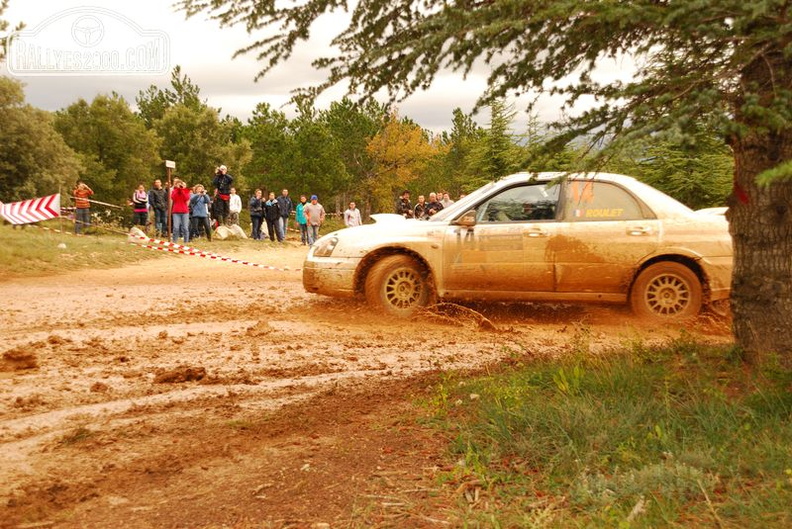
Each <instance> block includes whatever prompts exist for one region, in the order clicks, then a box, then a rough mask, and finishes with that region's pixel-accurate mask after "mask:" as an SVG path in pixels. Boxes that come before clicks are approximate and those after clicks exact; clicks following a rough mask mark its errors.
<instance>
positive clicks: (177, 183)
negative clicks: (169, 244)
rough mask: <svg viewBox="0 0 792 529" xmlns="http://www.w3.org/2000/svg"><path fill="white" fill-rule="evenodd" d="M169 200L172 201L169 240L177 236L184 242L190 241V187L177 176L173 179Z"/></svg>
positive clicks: (176, 239) (175, 238) (175, 240)
mask: <svg viewBox="0 0 792 529" xmlns="http://www.w3.org/2000/svg"><path fill="white" fill-rule="evenodd" d="M171 201H172V202H173V206H172V212H173V233H171V240H172V241H173V242H178V241H179V236H181V237H182V238H183V239H184V244H188V243H189V242H190V189H189V188H188V187H187V184H186V183H185V182H184V180H179V179H178V178H177V179H175V180H174V181H173V189H172V190H171Z"/></svg>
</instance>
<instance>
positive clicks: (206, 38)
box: [2, 0, 625, 132]
mask: <svg viewBox="0 0 792 529" xmlns="http://www.w3.org/2000/svg"><path fill="white" fill-rule="evenodd" d="M89 2H90V3H86V2H80V1H75V0H11V3H10V6H9V9H8V10H7V11H6V13H5V14H4V18H5V19H6V20H8V21H9V22H11V25H12V27H14V26H16V24H17V23H18V22H20V21H21V22H24V23H25V25H26V28H25V30H24V32H23V33H22V35H21V36H20V38H19V39H18V40H17V44H15V46H16V47H15V48H12V49H10V50H9V56H8V57H7V61H6V64H5V65H4V66H3V67H2V69H3V73H5V74H8V73H10V74H11V75H12V76H14V77H16V78H18V79H20V80H21V81H23V82H24V83H26V88H25V92H26V96H27V101H28V102H29V103H30V104H32V105H34V106H37V107H39V108H43V109H46V110H57V109H60V108H64V107H66V106H68V105H69V104H71V103H73V102H75V101H76V100H77V99H78V98H80V97H82V98H84V99H86V100H88V101H90V100H92V99H93V97H94V96H95V95H97V94H101V93H110V92H113V91H115V92H118V93H119V94H121V95H122V96H124V97H125V98H126V99H127V101H129V103H130V104H131V105H133V106H134V104H135V97H136V96H137V94H138V92H139V91H140V90H143V89H146V88H148V87H149V86H150V85H152V84H154V85H157V86H158V87H161V88H166V87H168V86H169V83H170V71H171V70H172V68H173V67H174V66H176V65H180V66H181V67H182V72H183V73H184V74H186V75H187V76H189V77H190V78H191V79H192V81H193V82H194V83H195V84H196V85H198V86H199V87H200V89H201V94H202V96H203V97H204V98H205V99H207V100H208V103H209V104H210V105H211V106H213V107H216V108H221V109H222V112H223V115H225V114H231V115H233V116H236V117H238V118H240V119H242V120H243V121H244V120H247V118H248V117H250V115H251V113H252V111H253V109H254V108H255V106H256V105H257V104H258V103H260V102H267V103H270V104H271V105H273V106H275V107H276V108H281V105H283V104H284V103H286V102H287V101H288V99H289V97H290V91H291V90H293V89H294V88H297V87H299V86H305V85H311V84H315V83H316V82H317V81H319V80H321V79H323V78H324V76H323V73H322V72H320V71H316V70H314V69H312V68H311V66H310V62H311V60H312V59H313V58H315V57H316V56H318V55H321V54H322V51H323V49H326V46H327V43H328V42H329V40H330V38H331V37H332V36H333V35H334V34H335V33H336V32H337V31H338V29H339V27H340V26H341V24H343V23H344V20H343V18H339V16H336V17H324V18H323V19H321V20H320V21H319V23H317V25H316V26H315V28H314V33H313V35H312V40H311V42H310V43H309V44H308V45H305V44H303V45H301V46H299V48H298V50H297V51H296V53H295V55H294V57H293V58H292V59H290V60H289V62H287V63H285V64H282V65H280V66H279V67H278V68H277V69H276V70H274V71H272V72H270V73H269V74H268V75H267V77H266V78H264V79H262V80H259V81H258V82H254V81H253V78H254V77H255V75H256V73H257V72H258V71H259V69H260V66H259V64H258V63H257V62H256V59H255V56H254V54H247V55H243V56H240V57H237V58H236V59H233V58H232V57H233V54H234V52H235V51H236V50H238V49H239V48H241V47H242V46H244V45H246V44H249V43H251V42H252V41H253V40H254V38H260V37H261V35H249V34H247V32H246V31H245V30H244V28H243V27H241V26H237V27H233V28H222V29H221V28H220V27H219V26H218V24H217V22H215V21H211V20H207V16H206V14H199V15H197V16H195V17H193V18H190V19H186V18H185V15H184V13H182V12H177V11H175V10H174V8H173V7H171V2H168V1H167V0H164V1H163V0H137V1H136V2H134V3H133V2H124V3H122V2H118V1H107V0H89ZM138 50H143V51H142V53H143V55H142V57H143V60H142V62H141V64H142V65H143V66H142V67H140V68H129V67H128V66H129V64H130V62H129V59H128V55H129V54H130V53H132V56H133V58H134V57H136V56H138V57H140V56H141V55H136V53H137V51H138ZM114 61H115V62H114ZM103 67H104V68H105V70H109V71H113V72H117V71H120V70H124V71H126V72H127V74H126V75H107V74H102V75H97V74H98V73H100V71H101V70H102V68H103ZM605 70H606V72H605V74H606V75H609V76H613V75H616V76H620V77H621V76H623V75H624V70H625V69H624V68H623V65H622V64H613V65H610V66H609V67H606V68H605ZM485 85H486V83H485V77H484V76H483V75H469V76H468V78H467V79H462V77H461V76H459V75H455V74H451V73H449V74H448V75H441V76H439V77H438V78H437V79H436V80H435V83H434V85H433V86H432V88H431V89H430V90H429V91H426V92H420V93H416V94H414V95H413V96H411V97H410V98H409V99H408V100H406V101H404V102H402V103H400V104H399V111H400V114H401V115H402V116H408V117H410V118H411V119H413V120H414V121H416V122H417V123H419V124H420V125H421V126H423V127H425V128H427V129H430V130H433V131H435V132H438V131H441V130H450V128H451V118H452V111H453V109H454V108H456V107H459V108H461V109H462V110H463V111H464V112H469V111H470V110H471V109H472V107H473V104H474V102H475V100H476V98H477V97H478V96H479V95H480V94H481V92H482V91H483V90H484V88H485ZM343 95H344V89H343V88H341V87H338V88H337V89H334V90H331V91H328V92H327V93H326V94H324V95H323V96H322V97H321V98H320V99H319V100H318V102H317V106H318V107H320V108H326V107H327V105H328V104H329V102H330V101H335V100H339V99H340V98H341V97H342V96H343ZM515 103H516V109H517V110H518V111H519V113H518V118H517V120H516V123H515V128H517V129H519V128H520V127H521V125H520V123H525V121H526V120H525V115H524V113H523V112H522V111H523V110H524V101H523V102H520V101H516V102H515ZM560 105H561V101H560V100H555V101H553V100H549V99H548V100H545V102H544V103H543V104H542V105H541V106H540V108H538V112H539V118H540V120H542V121H550V120H552V119H554V118H557V117H558V112H559V108H560ZM281 109H282V110H283V111H285V112H286V113H287V115H289V116H293V114H294V113H293V108H291V107H283V108H281ZM487 119H488V116H487V115H486V114H484V115H479V116H477V117H476V120H477V121H478V122H479V123H481V124H482V125H484V124H486V122H487ZM517 132H522V131H520V130H517Z"/></svg>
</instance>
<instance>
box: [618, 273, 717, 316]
mask: <svg viewBox="0 0 792 529" xmlns="http://www.w3.org/2000/svg"><path fill="white" fill-rule="evenodd" d="M701 290H702V288H701V282H700V281H699V278H698V276H697V275H696V274H695V273H694V272H693V271H692V270H691V269H690V268H688V267H686V266H685V265H682V264H679V263H673V262H662V263H655V264H653V265H651V266H649V267H647V268H646V269H645V270H644V271H642V272H641V273H640V274H639V275H638V278H637V279H636V280H635V283H634V284H633V288H632V292H630V305H631V306H632V310H633V312H635V313H636V314H637V315H639V316H643V317H649V318H655V319H667V320H684V319H689V318H693V317H694V316H696V315H697V314H698V313H699V311H700V310H701Z"/></svg>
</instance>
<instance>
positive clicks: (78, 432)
mask: <svg viewBox="0 0 792 529" xmlns="http://www.w3.org/2000/svg"><path fill="white" fill-rule="evenodd" d="M94 436H96V432H94V431H93V430H89V429H88V428H84V427H82V426H81V427H79V428H76V429H75V430H74V431H72V432H70V433H68V434H66V435H64V436H63V437H62V438H61V440H60V441H59V443H58V444H60V445H62V446H68V445H75V444H78V443H82V442H85V441H87V440H88V439H91V438H92V437H94Z"/></svg>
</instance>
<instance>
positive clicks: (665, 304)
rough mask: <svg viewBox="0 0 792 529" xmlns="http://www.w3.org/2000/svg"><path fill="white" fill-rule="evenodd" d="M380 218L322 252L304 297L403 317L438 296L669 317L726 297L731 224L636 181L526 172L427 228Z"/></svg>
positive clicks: (326, 243) (335, 238) (311, 262)
mask: <svg viewBox="0 0 792 529" xmlns="http://www.w3.org/2000/svg"><path fill="white" fill-rule="evenodd" d="M373 217H374V218H375V220H376V223H375V224H370V225H364V226H359V227H355V228H349V229H344V230H340V231H336V232H333V233H330V234H328V235H325V236H324V237H322V238H321V239H319V240H318V241H317V242H316V243H315V244H314V246H313V247H312V248H311V250H310V251H309V253H308V256H307V258H306V261H305V263H304V266H303V285H304V287H305V289H306V290H307V291H308V292H314V293H317V294H324V295H328V296H364V297H365V298H366V300H367V301H368V303H369V304H370V305H372V306H373V307H375V308H377V309H379V310H383V311H385V312H386V313H390V314H393V315H397V316H409V315H411V314H413V313H414V312H415V311H416V310H418V309H420V308H421V307H423V306H426V305H428V304H431V303H433V302H435V301H437V300H458V301H471V300H475V301H487V300H491V301H532V302H536V301H553V302H575V303H579V302H599V303H629V304H630V306H631V307H632V309H633V311H634V312H635V313H637V314H639V315H641V316H648V317H653V318H658V319H664V320H672V319H685V318H690V317H692V316H695V315H696V314H698V313H699V311H700V310H701V309H702V306H705V305H707V304H715V303H717V302H719V301H720V300H725V299H727V298H728V295H729V285H730V280H731V271H732V245H731V238H730V236H729V233H728V228H727V223H726V219H725V218H724V217H723V216H721V215H701V214H697V213H695V212H694V211H692V210H691V209H689V208H688V207H686V206H684V205H683V204H681V203H679V202H677V201H676V200H674V199H672V198H671V197H669V196H667V195H665V194H663V193H661V192H660V191H658V190H656V189H654V188H652V187H650V186H648V185H646V184H643V183H641V182H639V181H637V180H635V179H634V178H631V177H628V176H622V175H615V174H606V173H587V174H562V173H538V174H536V173H531V174H529V173H521V174H515V175H511V176H508V177H506V178H503V179H501V180H498V181H497V182H493V183H490V184H488V185H485V186H484V187H482V188H480V189H478V190H477V191H475V192H473V193H471V194H470V195H467V196H466V197H465V198H463V199H461V200H459V201H458V202H456V203H454V204H453V205H451V206H450V207H448V208H446V209H444V210H442V211H441V212H440V213H438V214H436V215H435V216H434V217H432V218H431V219H430V220H427V221H419V220H408V219H404V218H402V217H400V216H398V215H389V214H383V215H374V216H373Z"/></svg>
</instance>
